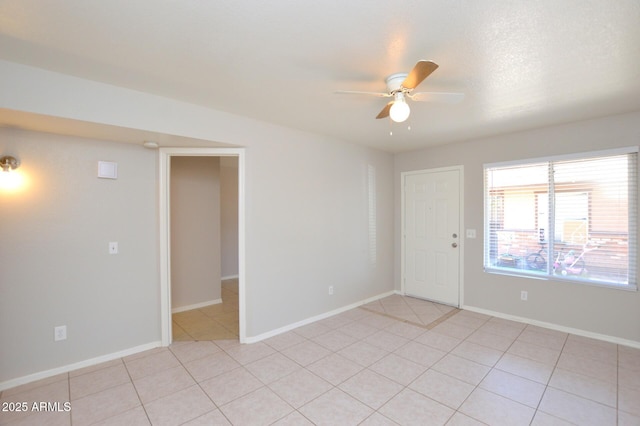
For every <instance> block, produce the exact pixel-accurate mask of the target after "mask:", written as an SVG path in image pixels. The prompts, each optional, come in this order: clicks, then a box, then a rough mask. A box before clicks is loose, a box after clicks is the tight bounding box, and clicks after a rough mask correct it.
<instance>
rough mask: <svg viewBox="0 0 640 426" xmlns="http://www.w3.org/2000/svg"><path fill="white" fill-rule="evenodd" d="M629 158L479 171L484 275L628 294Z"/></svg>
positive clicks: (632, 276)
mask: <svg viewBox="0 0 640 426" xmlns="http://www.w3.org/2000/svg"><path fill="white" fill-rule="evenodd" d="M637 154H638V152H637V149H636V148H631V149H624V150H618V151H615V152H613V151H611V152H599V153H587V154H581V155H576V156H571V157H561V158H551V159H543V160H531V161H522V162H518V163H509V164H506V163H501V164H489V165H485V167H484V174H485V176H484V178H485V194H484V198H485V246H484V267H485V270H487V271H489V272H496V273H505V274H516V275H523V276H531V277H536V278H553V279H559V280H572V281H579V282H586V283H593V284H600V285H609V286H617V287H622V288H633V289H635V288H636V243H637V241H636V212H637Z"/></svg>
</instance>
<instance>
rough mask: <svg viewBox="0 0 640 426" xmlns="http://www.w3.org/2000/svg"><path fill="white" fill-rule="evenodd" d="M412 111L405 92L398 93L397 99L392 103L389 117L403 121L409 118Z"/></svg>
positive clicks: (399, 121)
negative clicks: (405, 97)
mask: <svg viewBox="0 0 640 426" xmlns="http://www.w3.org/2000/svg"><path fill="white" fill-rule="evenodd" d="M410 113H411V108H409V104H407V101H405V99H404V94H402V93H397V94H396V99H395V101H394V102H393V105H391V109H390V110H389V117H391V119H392V120H393V121H395V122H396V123H402V122H403V121H405V120H406V119H407V118H409V114H410Z"/></svg>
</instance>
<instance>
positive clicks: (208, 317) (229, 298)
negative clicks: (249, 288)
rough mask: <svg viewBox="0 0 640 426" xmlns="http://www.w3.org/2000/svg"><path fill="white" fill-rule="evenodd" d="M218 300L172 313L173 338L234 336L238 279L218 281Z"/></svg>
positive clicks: (236, 325) (188, 339)
mask: <svg viewBox="0 0 640 426" xmlns="http://www.w3.org/2000/svg"><path fill="white" fill-rule="evenodd" d="M221 293H222V295H221V296H222V297H221V298H222V303H220V304H217V305H210V306H207V307H204V308H200V309H193V310H191V311H184V312H179V313H175V314H173V315H172V320H173V321H172V323H173V324H172V327H171V328H172V335H173V341H174V342H175V341H190V340H227V339H237V338H238V280H237V279H230V280H224V281H222V289H221Z"/></svg>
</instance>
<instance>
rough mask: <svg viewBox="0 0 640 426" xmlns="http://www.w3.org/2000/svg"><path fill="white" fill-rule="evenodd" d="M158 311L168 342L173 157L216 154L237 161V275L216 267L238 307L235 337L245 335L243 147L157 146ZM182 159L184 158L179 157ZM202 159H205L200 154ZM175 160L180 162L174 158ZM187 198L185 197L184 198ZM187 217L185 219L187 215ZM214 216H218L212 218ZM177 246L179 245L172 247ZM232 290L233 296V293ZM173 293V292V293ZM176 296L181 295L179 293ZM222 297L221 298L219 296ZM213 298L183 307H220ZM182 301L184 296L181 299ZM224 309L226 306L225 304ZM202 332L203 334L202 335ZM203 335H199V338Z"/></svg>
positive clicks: (170, 331) (223, 286)
mask: <svg viewBox="0 0 640 426" xmlns="http://www.w3.org/2000/svg"><path fill="white" fill-rule="evenodd" d="M159 152H160V158H159V160H160V286H161V289H160V304H161V307H160V315H161V335H162V345H163V346H168V345H169V344H171V342H172V340H173V336H174V333H173V323H172V314H173V313H174V312H172V306H173V305H172V282H171V281H172V232H171V226H172V225H171V223H172V202H173V201H174V200H172V199H171V193H172V161H171V160H172V158H177V157H194V158H197V157H219V158H220V163H222V162H224V161H225V160H235V161H237V260H236V261H237V267H238V269H237V275H236V276H228V275H227V276H224V275H223V274H221V269H220V268H221V267H222V265H220V266H219V267H218V273H220V276H221V278H223V281H222V284H221V289H220V294H221V295H222V294H223V292H224V293H226V295H227V300H228V301H229V302H230V303H233V302H235V303H237V305H236V307H237V311H236V313H234V315H236V316H237V322H238V339H239V340H240V342H241V343H244V341H245V338H246V330H245V280H244V265H245V261H244V259H245V251H244V250H245V248H244V247H245V244H244V243H245V241H244V240H245V223H244V222H245V221H244V217H245V196H244V176H245V163H244V149H242V148H161V149H160V151H159ZM180 160H183V159H180ZM202 160H206V158H203V159H202ZM176 164H179V162H178V161H176ZM187 200H188V198H187ZM187 220H188V219H187ZM214 220H219V218H218V219H215V218H214ZM175 250H178V249H175ZM234 292H235V294H236V295H235V298H234V297H233V293H234ZM174 295H175V294H174ZM179 297H183V296H182V295H180V296H179ZM220 301H222V300H220ZM216 302H217V301H216V300H213V301H212V300H208V301H207V302H205V303H203V304H202V305H203V306H198V304H197V303H196V304H192V305H189V304H188V303H187V306H186V307H185V309H184V311H185V312H186V311H191V310H193V311H196V313H195V314H193V315H197V312H198V311H199V310H201V309H206V308H207V307H209V306H210V307H209V309H210V310H220V309H221V307H218V308H215V306H217V303H216ZM180 304H181V305H183V306H184V305H185V302H184V300H182V301H181V302H180ZM226 309H229V304H227V307H226ZM203 336H205V335H203ZM203 339H206V336H205V337H201V338H200V340H203ZM207 340H208V339H207Z"/></svg>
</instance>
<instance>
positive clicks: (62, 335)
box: [53, 325, 67, 342]
mask: <svg viewBox="0 0 640 426" xmlns="http://www.w3.org/2000/svg"><path fill="white" fill-rule="evenodd" d="M53 340H54V341H55V342H58V341H60V340H67V326H66V325H61V326H58V327H54V328H53Z"/></svg>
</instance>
